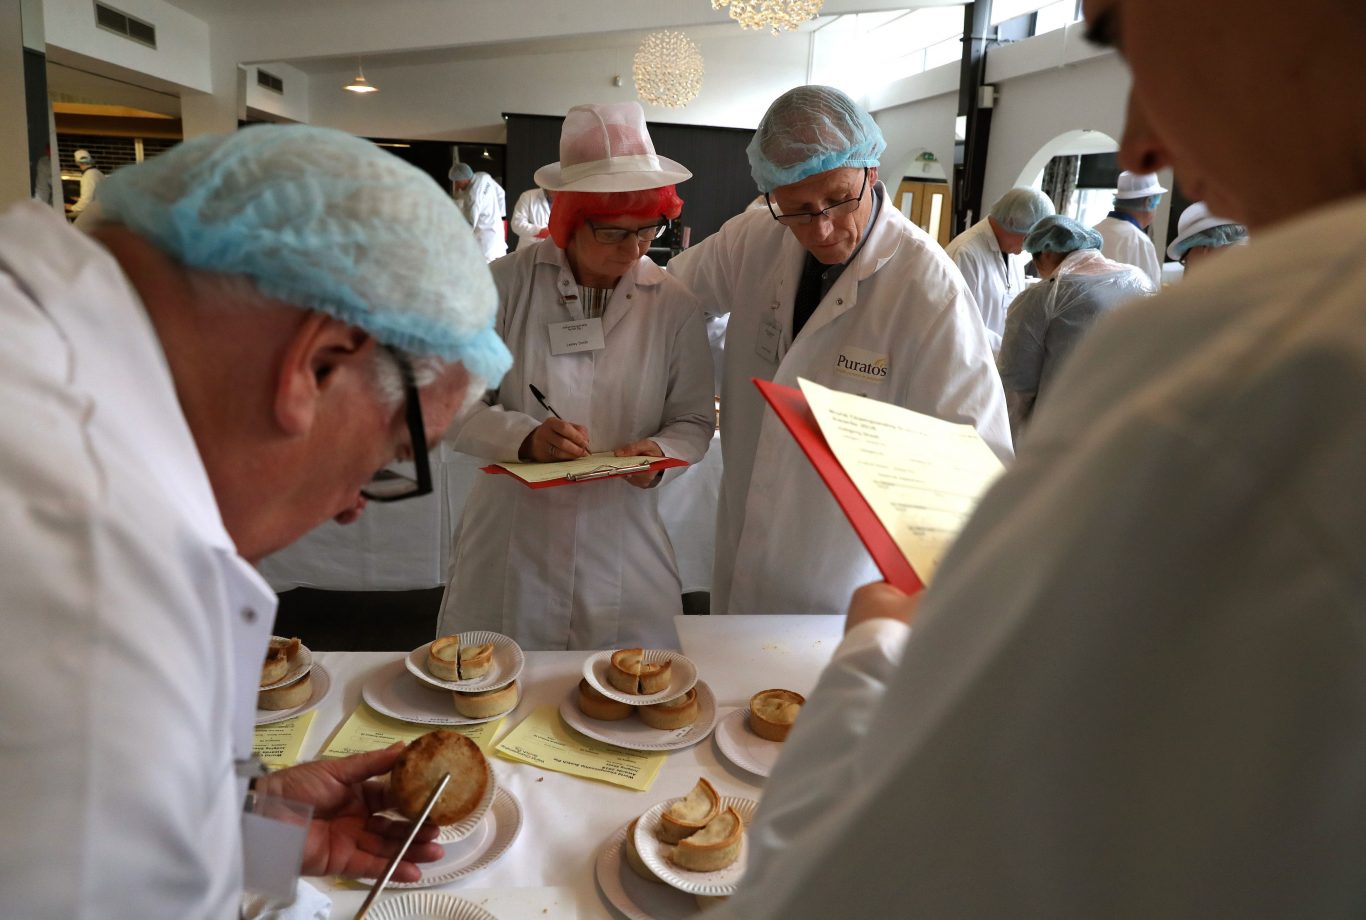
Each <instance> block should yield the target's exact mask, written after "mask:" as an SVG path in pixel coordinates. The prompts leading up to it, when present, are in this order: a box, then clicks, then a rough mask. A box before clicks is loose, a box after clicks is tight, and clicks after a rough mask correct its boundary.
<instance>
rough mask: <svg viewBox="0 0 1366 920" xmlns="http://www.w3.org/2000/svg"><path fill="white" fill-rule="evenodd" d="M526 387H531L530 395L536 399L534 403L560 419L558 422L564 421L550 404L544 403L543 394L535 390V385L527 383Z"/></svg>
mask: <svg viewBox="0 0 1366 920" xmlns="http://www.w3.org/2000/svg"><path fill="white" fill-rule="evenodd" d="M527 386H529V387H531V395H532V396H535V397H536V401H537V402H538V403H540V404H541V408H542V409H544V410H545V411H547V412H549V413H550V414H551V415H553V416H555V417H556V418H558V419H560V421H564V419H563V418H561V417H560V413H558V412H556V411H555V409H554V408H553V407H552V406H551V405H550V403H548V402H546V401H545V394H544V393H542V392H541V391H540V390H538V389H536V384H534V383H528V384H527Z"/></svg>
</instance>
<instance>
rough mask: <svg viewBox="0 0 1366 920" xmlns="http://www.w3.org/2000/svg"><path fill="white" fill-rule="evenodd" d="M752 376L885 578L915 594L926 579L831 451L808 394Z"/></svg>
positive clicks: (903, 589)
mask: <svg viewBox="0 0 1366 920" xmlns="http://www.w3.org/2000/svg"><path fill="white" fill-rule="evenodd" d="M751 379H752V380H753V381H754V385H755V386H756V387H758V388H759V392H760V393H762V394H763V396H764V399H766V400H768V404H769V406H771V407H772V409H773V411H774V412H776V413H777V414H778V418H780V419H781V420H782V422H783V424H784V425H786V426H787V430H788V431H789V432H791V433H792V437H793V438H794V439H795V440H796V442H797V446H798V447H800V448H801V449H802V453H804V454H806V458H807V459H808V460H810V461H811V465H812V466H814V467H815V468H816V472H817V473H818V474H820V477H821V479H822V480H823V481H824V482H825V486H826V488H828V489H829V490H830V494H831V495H833V496H835V501H836V502H838V503H839V506H840V510H842V511H843V512H844V515H845V517H847V518H849V523H850V524H852V525H854V532H855V533H857V534H858V537H859V539H860V540H861V541H863V545H864V546H865V547H866V548H867V549H868V554H869V555H871V556H872V557H873V562H875V563H877V567H878V570H879V571H881V572H882V577H883V578H885V579H887V581H888V583H890V584H891V585H893V586H894V587H897V588H900V589H901V590H902V591H904V592H906V593H907V594H914V593H915V592H917V591H919V590H921V589H922V588H924V587H925V584H924V582H922V581H921V580H920V576H919V575H917V574H915V569H913V568H911V563H910V562H909V561H907V559H906V557H905V556H904V555H902V553H901V550H900V549H899V548H898V547H897V545H896V542H895V541H894V540H892V535H891V534H889V533H888V532H887V528H886V527H883V526H882V522H881V521H880V520H878V517H877V515H876V514H875V513H874V512H873V509H872V507H871V506H870V505H869V504H868V500H867V499H866V498H864V497H863V493H861V492H860V491H859V490H858V487H857V486H855V485H854V481H853V480H852V479H850V478H849V474H848V473H846V472H845V471H844V467H843V466H841V465H840V462H839V460H837V459H835V454H834V452H833V451H831V450H830V444H829V442H828V441H826V440H825V435H823V434H821V429H820V426H819V425H818V424H816V417H815V416H814V415H812V414H811V407H810V406H808V405H807V404H806V397H805V396H803V395H802V391H801V390H799V389H797V388H795V387H787V386H783V385H782V384H780V383H773V382H771V381H768V380H760V379H759V378H758V377H753V378H751Z"/></svg>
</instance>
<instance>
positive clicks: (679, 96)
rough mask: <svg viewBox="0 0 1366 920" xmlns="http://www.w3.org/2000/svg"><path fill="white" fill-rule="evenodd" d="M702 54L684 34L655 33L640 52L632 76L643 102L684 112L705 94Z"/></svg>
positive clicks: (637, 54) (637, 93)
mask: <svg viewBox="0 0 1366 920" xmlns="http://www.w3.org/2000/svg"><path fill="white" fill-rule="evenodd" d="M702 70H703V64H702V52H701V51H699V50H698V48H697V45H695V44H693V42H692V40H691V39H689V38H688V36H686V35H684V34H683V33H682V32H667V31H666V32H651V33H650V34H649V35H647V36H645V41H643V42H641V43H640V48H639V49H638V50H637V51H636V57H635V64H634V65H633V66H632V68H631V74H632V76H634V77H635V81H636V95H638V96H639V97H640V98H641V101H643V102H648V103H650V104H651V105H659V106H663V107H664V108H666V109H681V108H683V107H684V106H685V105H687V104H688V103H689V102H692V101H693V100H694V99H696V98H697V94H698V93H699V92H701V90H702Z"/></svg>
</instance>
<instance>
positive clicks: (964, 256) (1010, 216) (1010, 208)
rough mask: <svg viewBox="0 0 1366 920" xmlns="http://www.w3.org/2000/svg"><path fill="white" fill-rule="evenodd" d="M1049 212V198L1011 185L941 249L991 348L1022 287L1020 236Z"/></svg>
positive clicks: (995, 345) (996, 346) (996, 343)
mask: <svg viewBox="0 0 1366 920" xmlns="http://www.w3.org/2000/svg"><path fill="white" fill-rule="evenodd" d="M1053 211H1054V208H1053V202H1052V201H1051V200H1050V199H1049V197H1048V196H1047V195H1045V194H1044V193H1043V192H1041V191H1039V190H1038V189H1032V188H1013V189H1011V190H1010V191H1008V192H1006V193H1005V194H1004V195H1002V196H1001V197H1000V198H999V199H997V201H996V203H995V204H994V205H992V206H991V210H990V211H988V212H987V216H986V217H984V218H982V219H981V220H979V221H978V222H977V223H975V224H973V225H972V226H971V227H969V228H968V229H966V230H964V231H963V232H962V233H960V234H958V236H956V237H954V238H953V240H952V241H950V243H949V245H948V246H946V247H945V248H944V251H945V252H947V253H948V254H949V258H950V259H952V260H953V264H955V265H957V266H958V270H959V271H961V272H962V273H963V280H965V281H966V282H967V283H968V290H970V291H972V299H973V300H975V301H976V302H977V309H978V310H980V311H981V312H982V323H983V324H984V325H985V326H986V327H987V338H988V339H990V340H991V350H992V351H999V350H1000V348H1001V334H1002V333H1003V332H1005V327H1006V308H1007V307H1009V306H1010V302H1011V301H1012V300H1014V299H1015V298H1016V297H1018V296H1019V295H1020V293H1021V292H1022V291H1023V290H1024V287H1025V272H1024V262H1025V260H1023V259H1020V258H1018V256H1019V255H1020V247H1021V246H1023V245H1024V238H1025V235H1026V234H1028V233H1029V231H1030V230H1031V229H1032V228H1033V226H1034V224H1036V223H1038V222H1039V221H1040V220H1042V219H1043V218H1045V217H1047V216H1048V215H1050V214H1052V213H1053Z"/></svg>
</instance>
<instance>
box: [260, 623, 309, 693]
mask: <svg viewBox="0 0 1366 920" xmlns="http://www.w3.org/2000/svg"><path fill="white" fill-rule="evenodd" d="M271 638H272V639H284V640H286V641H288V640H289V636H271ZM311 667H313V652H312V651H310V650H309V648H308V646H307V645H304V644H303V643H302V642H300V643H299V654H297V655H295V656H294V663H293V664H291V665H290V666H289V670H288V671H287V672H286V673H285V676H284V677H282V678H280V679H279V680H277V681H276V682H275V683H273V684H263V685H262V686H260V687H258V688H257V689H259V690H274V689H275V688H276V687H283V686H285V685H286V684H292V683H294V682H295V681H296V680H298V679H299V678H300V677H303V676H304V675H305V674H307V673H308V669H309V668H311Z"/></svg>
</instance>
